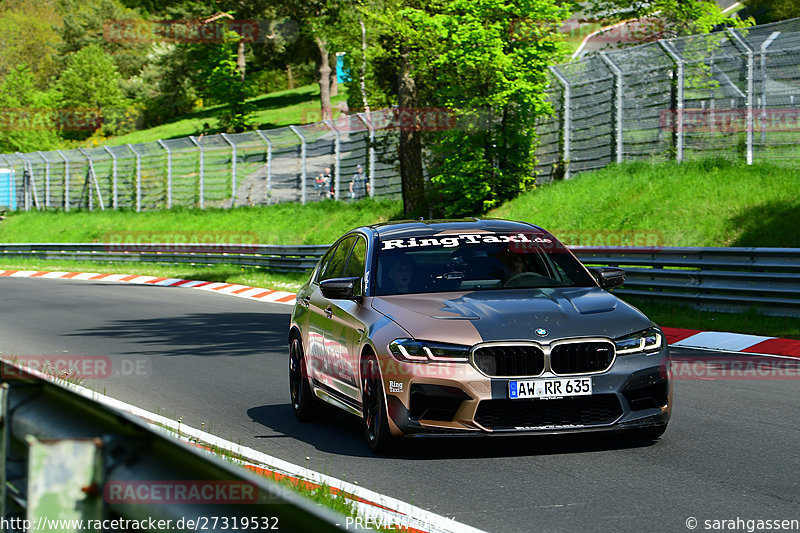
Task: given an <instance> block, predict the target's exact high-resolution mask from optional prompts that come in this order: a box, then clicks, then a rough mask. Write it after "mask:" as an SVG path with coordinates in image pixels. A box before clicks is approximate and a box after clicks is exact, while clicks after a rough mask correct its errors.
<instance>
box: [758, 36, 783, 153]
mask: <svg viewBox="0 0 800 533" xmlns="http://www.w3.org/2000/svg"><path fill="white" fill-rule="evenodd" d="M780 34H781V32H779V31H774V32H772V33H771V34H770V36H769V37H767V40H766V41H764V42H763V43H761V58H760V59H761V145H762V148H761V149H762V150H763V149H764V148H765V147H766V144H767V48H769V45H771V44H772V41H774V40H775V39H777V38H778V37H779V36H780Z"/></svg>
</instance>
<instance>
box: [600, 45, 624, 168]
mask: <svg viewBox="0 0 800 533" xmlns="http://www.w3.org/2000/svg"><path fill="white" fill-rule="evenodd" d="M600 58H601V59H602V60H603V61H604V62H605V64H606V65H607V66H608V68H609V69H610V70H611V72H612V74H614V141H615V142H614V146H615V148H614V152H616V154H615V155H616V160H617V163H622V150H623V145H622V133H623V130H622V70H621V69H620V68H619V67H618V66H617V65H616V63H614V60H613V59H611V58H610V57H609V56H608V53H607V52H600Z"/></svg>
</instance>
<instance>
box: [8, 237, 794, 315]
mask: <svg viewBox="0 0 800 533" xmlns="http://www.w3.org/2000/svg"><path fill="white" fill-rule="evenodd" d="M327 249H328V245H320V246H317V245H304V246H272V245H255V244H212V245H205V244H146V245H121V244H60V243H56V244H53V243H47V244H0V260H3V259H11V260H13V258H36V259H66V260H72V261H75V260H81V261H119V262H154V263H192V264H221V263H224V264H235V265H248V266H258V267H263V268H267V269H270V270H275V271H284V272H289V271H294V272H299V271H305V270H308V269H311V268H313V267H314V265H315V264H316V262H317V261H318V260H319V258H320V257H321V256H322V255H323V254H324V253H325V251H326V250H327ZM571 249H572V251H573V252H574V253H575V254H576V255H577V256H578V258H579V259H580V260H581V261H583V262H584V263H585V264H587V265H597V266H619V267H622V268H624V269H625V271H626V273H627V281H626V283H625V285H624V287H622V288H620V289H617V290H616V291H615V292H616V293H617V294H619V295H621V296H625V295H630V296H638V297H646V298H657V299H659V300H662V301H663V300H675V301H683V302H690V303H693V304H698V305H702V306H704V307H708V308H716V309H721V310H742V309H747V308H748V307H750V306H757V307H758V309H759V311H760V312H762V313H765V314H774V315H781V316H800V249H798V248H688V247H686V248H683V247H602V248H598V247H588V246H574V247H571Z"/></svg>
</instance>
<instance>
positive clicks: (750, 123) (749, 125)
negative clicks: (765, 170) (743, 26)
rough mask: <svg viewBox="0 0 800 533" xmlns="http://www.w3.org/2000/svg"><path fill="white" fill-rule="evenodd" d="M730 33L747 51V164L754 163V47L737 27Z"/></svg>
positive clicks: (740, 47)
mask: <svg viewBox="0 0 800 533" xmlns="http://www.w3.org/2000/svg"><path fill="white" fill-rule="evenodd" d="M728 35H729V36H730V38H731V40H732V41H733V43H734V45H736V46H737V48H739V49H741V50H743V51H744V53H745V57H746V58H747V94H746V100H745V102H746V103H745V106H746V107H747V141H746V142H747V164H748V165H752V164H753V75H754V71H755V65H754V64H753V63H754V61H753V55H754V54H753V47H752V46H751V45H750V43H748V42H747V40H745V38H744V37H742V34H741V33H739V30H737V29H736V28H728Z"/></svg>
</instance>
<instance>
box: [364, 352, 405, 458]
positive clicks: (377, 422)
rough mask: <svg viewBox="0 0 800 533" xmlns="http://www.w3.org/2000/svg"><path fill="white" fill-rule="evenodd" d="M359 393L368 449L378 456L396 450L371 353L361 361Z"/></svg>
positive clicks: (375, 363)
mask: <svg viewBox="0 0 800 533" xmlns="http://www.w3.org/2000/svg"><path fill="white" fill-rule="evenodd" d="M361 393H362V394H361V399H362V400H361V404H362V419H363V425H364V435H365V436H366V437H367V444H369V447H370V449H371V450H372V451H373V452H375V453H379V454H380V453H388V452H391V451H394V450H396V448H397V439H396V438H395V437H393V436H392V434H391V432H390V431H389V420H388V413H387V412H386V401H385V400H384V394H383V385H382V383H381V372H380V367H379V366H378V359H377V357H375V355H374V354H371V353H370V354H367V355H366V356H365V357H364V358H363V359H362V361H361Z"/></svg>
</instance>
